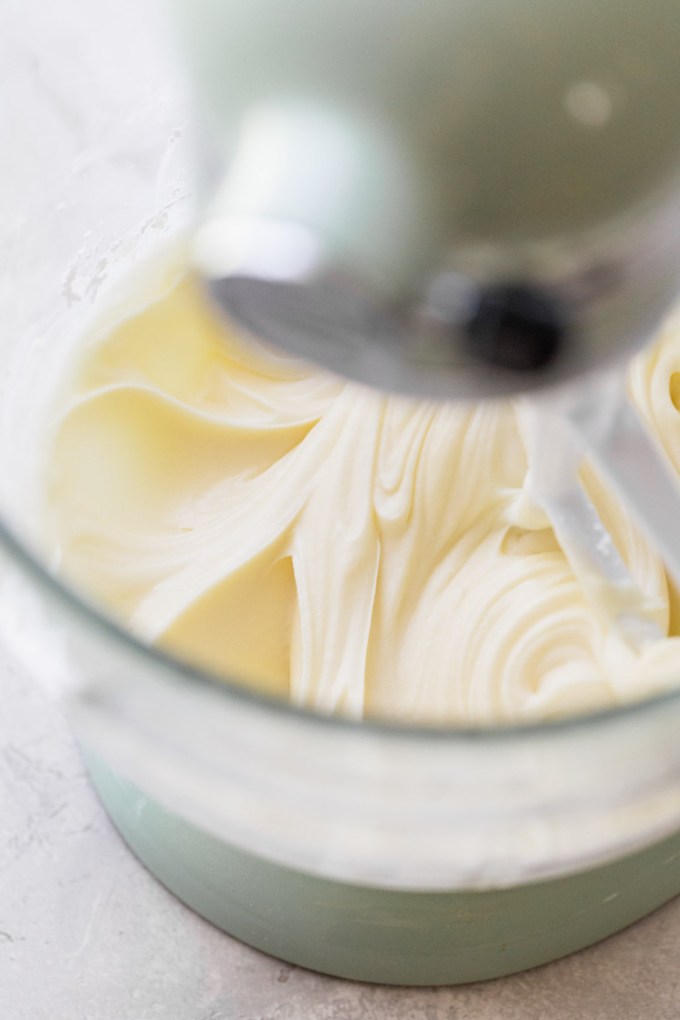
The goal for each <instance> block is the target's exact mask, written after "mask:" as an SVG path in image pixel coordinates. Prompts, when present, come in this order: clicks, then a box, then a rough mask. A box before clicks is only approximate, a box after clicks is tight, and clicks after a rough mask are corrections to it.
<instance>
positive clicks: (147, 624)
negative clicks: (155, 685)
mask: <svg viewBox="0 0 680 1020" xmlns="http://www.w3.org/2000/svg"><path fill="white" fill-rule="evenodd" d="M176 276H177V274H175V277H173V273H172V272H169V273H167V274H166V278H165V281H164V283H163V286H162V288H160V289H157V292H156V293H155V294H154V293H151V294H149V301H150V304H149V306H148V308H147V309H146V310H145V311H142V312H141V313H140V314H138V315H136V316H133V317H132V318H130V319H129V320H128V321H126V322H124V323H123V324H122V325H118V326H115V327H113V328H112V329H111V331H110V332H109V333H108V335H105V336H104V338H103V339H101V338H100V339H97V340H96V342H91V343H90V344H89V345H87V346H86V347H85V349H84V353H83V358H82V361H81V362H80V364H79V367H78V371H77V373H76V376H75V378H74V380H73V384H72V386H71V388H70V390H69V391H68V393H67V394H66V396H65V397H64V404H63V408H62V410H61V414H60V418H59V421H58V428H57V433H56V438H55V442H54V446H53V449H52V456H51V462H50V463H51V467H50V473H49V479H48V510H49V514H48V516H49V528H50V535H51V541H52V543H53V545H54V547H55V549H57V550H58V552H59V555H60V557H61V562H62V564H63V570H64V571H65V572H66V573H67V574H68V576H70V577H71V578H73V580H74V581H75V582H76V583H77V584H79V585H80V586H82V587H83V588H85V589H87V590H88V591H90V592H92V593H93V594H94V595H95V596H96V597H97V598H99V599H100V600H101V601H103V602H104V603H105V604H106V605H108V606H109V607H110V608H111V609H112V610H113V611H114V612H115V613H116V614H118V615H119V616H121V617H122V618H123V619H124V620H125V621H126V622H127V623H128V624H129V626H130V627H131V628H132V629H133V630H134V631H135V632H137V633H138V634H140V635H142V636H143V637H144V638H146V639H147V640H149V641H152V642H158V643H159V644H162V645H164V646H165V647H167V648H169V649H171V650H173V651H175V652H176V653H177V654H179V655H180V656H182V657H184V658H186V659H189V660H191V661H194V662H197V663H199V664H201V665H203V666H205V667H207V668H209V669H213V670H216V671H217V672H219V673H221V674H223V675H226V676H235V677H237V678H241V679H244V680H245V681H247V682H251V683H255V684H257V685H258V686H260V687H262V688H264V689H266V690H269V691H273V692H277V693H280V694H282V695H284V696H288V697H290V698H291V699H292V700H293V701H294V702H295V703H298V704H303V705H308V706H313V707H316V708H318V709H320V710H322V711H325V712H343V713H348V714H351V715H353V716H362V715H364V714H366V715H380V716H390V717H396V718H399V719H413V720H419V721H428V722H459V721H474V722H477V721H480V722H481V721H483V722H496V721H505V720H514V719H540V718H547V717H553V716H556V715H561V714H564V713H568V712H571V711H576V710H583V709H589V708H592V707H595V706H606V705H610V704H613V703H617V702H621V701H625V700H628V699H632V698H639V697H643V696H645V695H646V694H648V693H651V692H653V691H655V690H658V689H660V688H662V687H664V686H666V685H668V684H669V683H673V681H674V680H675V679H680V643H679V642H678V639H677V638H675V637H673V638H670V639H664V640H662V641H660V642H657V643H656V644H653V645H651V646H650V647H648V648H646V649H645V650H644V651H643V652H640V653H636V652H633V651H632V650H631V649H630V648H628V647H627V646H626V645H625V644H624V643H623V642H622V641H621V640H620V638H618V637H617V635H616V634H615V633H613V632H611V630H609V629H608V628H607V626H606V624H605V623H604V622H603V621H602V619H601V618H600V617H598V615H597V614H595V613H594V612H593V611H592V607H591V605H590V604H589V603H588V601H587V599H586V597H585V595H584V593H583V591H582V589H581V588H580V586H579V583H578V581H577V579H576V578H575V576H574V574H573V572H572V570H571V568H570V566H569V564H568V562H567V560H566V558H565V556H564V555H563V553H562V551H561V549H560V547H559V545H558V543H557V541H556V539H555V536H554V534H553V532H552V530H551V528H550V526H549V523H548V521H547V520H546V518H545V517H544V515H543V514H542V513H541V512H540V511H539V510H538V509H537V508H536V506H535V505H534V503H533V501H532V499H531V494H530V491H529V486H528V483H527V470H528V464H527V453H526V447H525V443H524V439H523V436H522V432H521V429H520V427H519V425H518V418H517V414H516V412H515V410H514V409H513V408H512V407H511V406H509V405H500V404H485V405H480V406H477V407H468V408H466V407H462V406H459V405H442V404H430V403H426V402H413V401H407V400H404V399H402V398H395V397H387V396H382V395H378V394H376V393H373V392H370V391H368V390H365V389H363V388H361V387H358V386H356V385H353V384H350V383H344V382H342V381H339V380H337V379H335V378H333V377H330V376H328V375H325V374H323V373H321V372H319V371H316V370H311V369H309V368H308V367H307V366H305V365H303V364H301V363H300V362H297V361H295V360H292V359H290V358H287V357H285V356H282V355H279V354H276V353H273V352H271V351H270V350H269V349H265V348H264V347H263V346H261V345H259V344H252V345H251V344H246V343H245V342H244V341H243V340H241V339H239V338H238V337H237V335H236V334H235V333H234V332H231V331H230V330H229V329H228V328H227V327H225V326H224V325H223V324H222V323H221V322H220V321H218V319H217V317H216V316H215V315H214V313H213V312H212V311H211V310H210V309H209V308H208V307H207V305H206V303H205V301H204V300H203V298H202V297H201V295H200V291H199V289H198V285H197V284H196V283H195V282H194V281H192V280H191V279H184V280H180V282H176ZM161 291H162V293H161ZM112 319H113V313H112ZM676 373H677V374H676ZM631 387H632V392H633V395H634V397H635V399H636V401H637V402H638V404H639V405H640V407H641V408H642V410H643V412H644V413H645V414H646V415H647V416H648V417H649V419H650V422H651V424H652V426H653V427H654V428H655V429H656V430H657V431H658V432H659V433H660V434H661V435H662V437H663V440H664V443H665V445H666V448H667V450H668V452H669V455H670V456H671V459H672V461H673V463H674V464H675V466H676V468H677V469H678V470H680V415H679V414H678V410H677V408H676V407H675V405H674V403H673V399H672V395H673V393H674V392H675V390H676V389H677V392H678V395H679V397H680V324H679V323H678V322H677V320H676V321H675V322H671V323H670V324H669V326H668V328H667V329H666V332H665V334H664V338H663V343H662V344H661V345H660V346H657V347H656V348H655V349H654V350H653V351H652V352H651V353H649V354H645V356H644V357H642V358H640V359H638V361H637V362H636V364H635V365H634V367H633V369H632V374H631ZM679 402H680V401H679ZM584 478H585V481H586V483H587V487H588V490H589V492H590V495H591V497H592V499H593V500H594V502H595V504H596V506H597V508H598V510H599V512H600V514H601V516H602V518H603V520H604V523H605V525H606V526H607V528H608V529H609V530H610V531H611V533H612V534H613V536H614V538H615V541H616V543H617V546H618V548H619V550H620V552H621V554H622V555H623V557H624V559H625V560H626V562H627V564H628V566H629V569H630V571H631V573H632V575H633V577H634V578H635V580H636V581H637V583H638V584H639V586H640V587H641V589H642V590H643V592H644V594H645V596H646V597H647V598H648V599H649V600H650V602H651V603H652V604H653V605H654V606H656V607H658V608H657V610H656V621H657V622H658V624H659V626H660V627H661V628H662V631H663V633H664V634H668V633H669V627H670V625H671V623H672V624H673V626H672V627H671V632H672V633H676V629H677V628H676V625H675V623H676V616H677V614H676V613H675V612H674V611H673V609H674V606H673V605H672V601H673V600H672V598H671V597H670V596H669V592H668V587H667V582H666V577H665V574H664V571H663V567H662V565H661V563H660V562H659V559H658V557H657V556H656V555H655V553H654V552H653V551H652V550H651V549H650V548H649V546H648V544H647V543H646V542H645V540H644V539H643V538H642V536H641V535H640V533H639V531H638V530H637V529H636V528H635V527H634V526H633V524H632V523H631V521H630V519H629V518H628V516H627V514H626V513H625V512H624V511H623V509H622V508H621V507H620V506H618V505H617V504H616V502H615V501H614V500H613V499H612V498H611V497H610V496H609V495H608V494H607V492H606V491H605V489H604V488H603V486H602V485H601V484H600V482H599V481H598V479H597V478H596V476H595V475H594V473H593V472H592V471H590V470H589V471H586V472H584ZM678 619H680V618H678Z"/></svg>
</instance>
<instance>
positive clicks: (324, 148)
mask: <svg viewBox="0 0 680 1020" xmlns="http://www.w3.org/2000/svg"><path fill="white" fill-rule="evenodd" d="M175 7H176V13H177V16H178V19H179V22H180V27H181V34H182V40H183V43H184V44H185V48H186V51H187V53H188V55H189V59H190V64H191V67H192V69H193V73H194V77H195V82H196V85H197V97H198V101H199V108H200V110H201V114H202V120H203V128H204V131H205V139H207V141H206V143H205V144H204V146H203V150H202V156H203V158H204V168H205V196H206V202H205V207H204V221H203V225H202V227H201V229H200V230H199V231H198V234H197V236H196V241H195V246H194V256H195V260H196V263H197V265H198V266H199V268H201V269H202V270H203V272H204V273H205V274H206V276H208V277H209V278H210V279H211V280H212V281H213V291H214V293H215V294H216V295H217V297H218V300H219V301H220V302H221V303H222V304H223V305H224V306H225V307H226V308H227V310H228V312H229V314H230V315H231V316H232V317H234V318H236V320H240V321H241V322H242V323H243V324H244V325H245V326H246V327H247V328H248V329H251V330H252V331H254V332H256V333H257V334H258V335H259V336H262V337H264V338H265V339H267V340H271V341H272V342H274V343H276V344H278V345H280V346H283V347H284V348H287V349H289V350H291V351H292V352H293V353H296V354H299V355H302V356H304V357H306V358H309V359H310V360H313V361H316V362H318V363H319V364H322V365H324V366H326V367H328V368H330V369H332V370H334V371H338V372H340V373H341V374H344V375H347V376H349V377H351V378H355V379H358V380H359V381H361V382H365V383H369V384H371V385H375V386H378V387H380V388H383V389H389V390H393V391H396V392H403V393H408V394H415V395H419V396H427V397H437V398H449V397H455V398H465V399H470V398H478V397H484V396H493V395H502V394H507V393H511V392H515V391H526V390H531V389H533V388H535V387H537V386H539V387H540V386H546V385H554V384H556V383H559V382H561V381H563V380H565V379H568V378H570V377H572V376H575V375H581V374H583V373H585V372H589V371H591V370H593V369H597V368H599V367H600V366H601V365H603V364H607V363H609V362H612V361H615V360H617V359H622V358H626V357H627V356H629V355H630V353H631V352H632V351H633V350H635V349H636V348H637V347H639V346H640V345H641V344H643V343H644V342H645V340H646V339H647V338H648V337H649V336H650V334H651V331H652V330H653V328H654V326H655V325H656V324H657V322H658V321H659V318H660V316H661V315H662V314H663V313H664V312H665V311H666V309H667V308H668V306H669V304H670V302H671V301H672V300H673V298H674V297H675V295H676V293H677V290H678V280H679V278H680V178H679V171H680V63H679V62H678V60H677V45H676V39H677V37H678V32H679V31H680V9H679V8H678V6H677V4H675V3H674V2H673V0H655V2H654V3H653V4H651V5H649V4H647V5H644V6H639V5H632V4H631V5H625V7H623V8H619V7H617V8H616V9H613V8H612V7H610V6H609V5H601V4H592V3H588V2H586V0H576V2H573V3H569V4H565V3H563V2H559V0H542V2H540V3H536V2H535V0H520V2H515V3H509V2H507V0H505V2H501V0H487V2H485V3H483V4H480V3H475V2H468V0H458V2H455V3H451V2H448V0H433V2H430V3H428V4H427V5H426V7H425V8H424V7H423V5H422V4H416V3H414V2H404V0H400V2H398V3H396V4H395V3H384V2H377V0H376V2H373V3H368V4H367V3H365V2H359V0H348V2H346V3H342V4H338V3H334V2H331V0H321V2H319V0H248V2H247V3H235V2H231V3H224V2H220V0H198V2H195V3H191V4H189V3H183V2H180V0H175Z"/></svg>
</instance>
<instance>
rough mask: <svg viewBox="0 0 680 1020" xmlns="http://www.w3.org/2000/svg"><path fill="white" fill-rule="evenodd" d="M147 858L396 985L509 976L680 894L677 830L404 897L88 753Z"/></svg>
mask: <svg viewBox="0 0 680 1020" xmlns="http://www.w3.org/2000/svg"><path fill="white" fill-rule="evenodd" d="M86 761H87V765H88V768H89V771H90V775H91V777H92V780H93V782H94V785H95V787H96V789H97V792H98V793H99V796H100V798H101V800H102V803H103V804H104V807H105V808H106V810H107V811H108V813H109V815H110V816H111V818H112V820H113V822H114V824H115V825H116V826H117V828H118V829H119V831H120V832H121V834H122V836H123V838H124V839H125V840H126V841H127V843H128V844H129V845H130V847H131V848H132V850H133V851H134V852H135V854H136V855H137V856H138V857H139V859H140V860H141V861H142V862H143V863H144V864H145V865H146V866H147V868H148V869H149V870H150V871H151V872H152V873H153V874H154V875H155V876H156V878H158V879H159V880H160V881H161V882H162V883H163V884H164V885H165V886H167V888H168V889H169V890H170V891H171V892H173V893H174V894H175V895H176V896H177V897H179V899H180V900H182V901H183V902H184V903H186V904H187V905H188V906H189V907H191V908H192V909H193V910H195V911H196V912H197V913H199V914H201V915H202V916H203V917H205V918H207V920H209V921H212V923H213V924H215V925H217V927H218V928H221V929H223V930H224V931H226V932H228V933H229V934H230V935H234V936H236V938H238V939H241V940H242V941H243V942H246V943H248V944H249V945H251V946H255V947H256V948H257V949H260V950H262V951H263V952H265V953H270V954H271V955H272V956H276V957H279V958H280V959H282V960H286V961H288V962H289V963H294V964H298V965H299V966H302V967H308V968H310V969H312V970H316V971H321V972H322V973H324V974H332V975H335V976H338V977H344V978H351V979H353V980H355V981H372V982H380V983H384V984H395V985H440V984H462V983H464V982H468V981H482V980H485V979H488V978H495V977H500V976H502V975H504V974H512V973H514V972H516V971H521V970H526V969H528V968H530V967H536V966H537V965H539V964H542V963H548V962H549V961H551V960H556V959H558V958H559V957H561V956H566V955H567V954H568V953H573V952H574V951H575V950H577V949H583V948H584V947H585V946H589V945H592V943H594V942H598V941H599V940H600V939H603V938H605V937H606V936H607V935H611V934H612V933H613V932H616V931H619V930H620V929H621V928H625V927H626V926H627V925H629V924H631V923H632V922H633V921H636V920H638V919H639V918H641V917H644V916H645V914H648V913H649V912H650V911H652V910H654V909H655V908H656V907H659V906H660V905H661V904H662V903H665V902H666V901H667V900H669V899H671V897H673V896H675V895H676V894H677V893H678V892H680V833H676V834H674V835H673V836H671V837H670V838H668V839H665V840H663V841H662V842H660V843H656V844H655V845H654V846H652V847H650V848H648V849H647V850H644V851H643V852H642V853H637V854H634V855H633V856H629V857H626V858H623V859H621V860H618V861H616V862H614V863H613V864H608V865H606V866H604V867H598V868H594V869H593V870H591V871H588V872H584V873H582V874H578V875H571V876H569V877H567V878H560V879H554V880H551V881H547V882H537V883H535V884H531V885H524V886H520V887H516V888H513V889H500V890H494V889H489V890H485V891H481V892H455V891H453V892H443V893H420V892H394V891H391V890H385V889H375V888H370V887H369V888H365V887H358V886H352V885H346V884H343V883H341V882H332V881H326V880H324V879H319V878H314V877H310V876H308V875H305V874H303V873H301V872H297V871H293V870H291V869H289V868H284V867H280V866H279V865H276V864H272V863H270V862H268V861H266V860H264V859H262V858H259V857H255V856H253V855H250V854H246V853H243V852H241V851H239V850H236V849H235V848H234V847H232V846H229V845H228V844H226V843H222V842H220V841H219V840H217V839H215V838H214V837H212V836H210V835H207V834H206V833H204V832H201V831H200V830H198V829H196V828H194V827H193V826H192V825H189V824H188V823H187V822H185V821H183V820H182V819H181V818H179V817H178V816H177V815H172V814H169V813H168V812H167V811H165V810H163V808H161V807H160V806H159V805H158V804H157V803H156V802H154V801H153V800H150V799H149V798H148V797H146V796H145V795H144V794H143V793H141V791H140V790H139V789H138V788H137V787H135V786H133V785H132V784H131V783H129V782H127V781H125V780H123V779H121V778H120V777H119V776H118V775H117V774H115V773H114V772H112V771H111V770H110V769H109V768H108V767H107V766H106V765H105V764H104V763H103V762H102V761H101V760H100V759H99V758H98V757H97V756H94V755H91V754H89V753H87V754H86Z"/></svg>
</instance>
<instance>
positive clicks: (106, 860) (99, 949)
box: [0, 661, 680, 1020]
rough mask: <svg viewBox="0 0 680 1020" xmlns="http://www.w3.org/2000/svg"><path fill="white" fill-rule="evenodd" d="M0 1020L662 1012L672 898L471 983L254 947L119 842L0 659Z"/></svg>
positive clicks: (660, 1017)
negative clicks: (343, 968)
mask: <svg viewBox="0 0 680 1020" xmlns="http://www.w3.org/2000/svg"><path fill="white" fill-rule="evenodd" d="M0 691H1V692H2V713H1V715H0V749H1V751H0V818H1V819H2V827H1V829H0V833H1V835H0V1017H2V1018H3V1020H5V1018H7V1020H156V1018H161V1020H354V1018H357V1020H379V1018H380V1020H383V1018H385V1020H548V1018H549V1020H571V1018H574V1020H576V1018H578V1020H609V1018H611V1020H678V1018H680V966H679V965H678V962H679V959H680V899H678V900H676V901H675V902H673V903H671V904H669V905H668V906H666V907H665V908H663V909H661V910H659V911H657V912H656V913H655V914H654V915H652V916H651V917H650V918H648V919H647V920H645V921H642V922H641V923H639V924H637V925H635V926H634V927H632V928H630V929H629V930H628V931H626V932H623V933H622V934H621V935H618V936H615V937H614V938H611V939H609V940H608V941H607V942H605V943H602V944H601V945H599V946H597V947H595V948H593V949H590V950H586V951H585V952H582V953H579V954H577V955H575V956H572V957H570V958H569V959H567V960H563V961H561V962H559V963H556V964H552V965H550V966H547V967H543V968H540V969H539V970H536V971H533V972H530V973H527V974H520V975H517V976H515V977H511V978H504V979H501V980H498V981H494V982H490V983H487V984H483V985H482V984H480V985H468V986H465V987H461V988H444V989H389V988H380V987H376V986H369V985H355V984H351V983H349V982H344V981H338V980H334V979H331V978H324V977H321V976H319V975H316V974H312V973H309V972H307V971H303V970H300V969H299V968H295V967H290V966H288V965H286V964H283V963H280V962H278V961H276V960H273V959H270V958H268V957H266V956H263V955H262V954H261V953H258V952H256V951H255V950H252V949H249V948H247V947H246V946H243V945H241V944H240V943H238V942H236V941H234V940H233V939H231V938H228V937H227V936H226V935H223V934H222V933H221V932H219V931H217V930H216V929H215V928H213V927H212V926H211V925H209V924H207V923H206V922H204V921H202V920H201V919H200V918H198V917H196V916H194V915H193V914H192V913H191V912H190V911H189V910H187V909H186V908H185V907H183V906H182V905H181V904H180V903H179V902H177V900H175V899H174V898H173V897H172V896H171V895H170V894H169V893H168V892H166V891H165V889H163V888H162V887H161V886H160V885H159V884H158V883H157V882H156V881H155V880H154V879H153V878H152V877H151V876H150V875H149V874H148V872H146V871H145V869H144V868H143V867H142V866H141V865H140V864H139V863H138V862H137V861H136V860H135V858H134V857H133V856H132V854H131V853H130V852H129V851H128V850H127V848H126V847H125V846H124V844H123V843H122V841H121V840H120V838H119V837H118V835H117V834H116V832H115V831H114V830H113V828H112V826H111V825H110V823H109V822H108V820H107V818H106V815H105V814H104V812H103V811H102V809H101V807H100V806H99V803H98V801H97V800H96V798H95V795H94V794H93V792H92V790H91V788H90V786H89V783H88V780H87V777H86V776H85V774H84V771H83V767H82V764H81V762H80V759H79V757H78V752H77V749H76V747H75V745H74V741H73V738H72V736H71V733H70V731H69V728H68V723H67V722H66V720H65V719H64V718H63V717H62V715H61V713H60V711H59V708H58V706H56V705H55V704H54V703H52V702H50V701H49V700H47V699H46V697H45V696H44V695H43V693H42V692H41V691H39V690H37V689H36V688H35V687H34V686H33V685H31V683H30V681H29V680H27V678H26V677H25V676H23V675H21V673H20V672H19V671H18V670H17V668H16V667H15V666H11V665H8V664H7V663H6V662H4V661H2V663H1V666H0Z"/></svg>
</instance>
